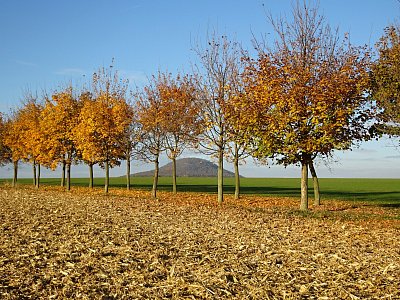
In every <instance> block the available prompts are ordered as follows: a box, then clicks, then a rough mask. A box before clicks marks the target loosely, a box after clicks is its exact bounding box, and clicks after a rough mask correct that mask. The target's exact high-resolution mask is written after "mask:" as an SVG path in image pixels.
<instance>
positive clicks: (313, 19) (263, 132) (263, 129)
mask: <svg viewBox="0 0 400 300" xmlns="http://www.w3.org/2000/svg"><path fill="white" fill-rule="evenodd" d="M270 20H271V22H272V24H273V26H274V28H275V31H276V33H277V36H278V40H277V41H276V43H275V45H274V47H273V48H267V49H263V50H260V52H259V56H258V59H257V60H252V59H250V58H247V63H248V66H247V68H246V70H245V72H244V74H243V77H244V78H243V80H244V82H245V91H246V97H237V98H236V99H235V106H236V107H237V108H238V109H240V110H241V111H242V117H243V119H242V123H241V126H242V127H241V129H242V131H243V132H244V136H245V137H246V138H247V139H248V140H249V141H250V143H249V144H251V145H253V150H254V154H255V155H256V156H258V157H262V158H265V157H272V158H274V159H275V161H277V162H278V163H281V164H284V165H289V164H300V165H301V170H302V171H301V204H300V209H302V210H307V209H308V183H307V182H308V167H309V166H310V165H311V163H312V162H313V160H314V159H315V158H316V157H317V156H320V157H327V156H330V155H331V154H332V152H333V150H335V149H349V148H350V147H351V146H352V145H353V143H355V142H357V141H359V140H364V139H368V138H369V132H368V129H369V126H370V125H369V124H368V120H370V119H371V114H370V113H371V111H370V110H369V108H371V103H370V102H369V100H368V99H367V97H366V95H365V91H366V89H367V86H368V80H367V74H368V73H367V71H368V70H367V67H368V63H369V56H368V53H366V52H364V51H363V49H362V48H356V47H353V46H351V45H350V42H349V41H348V40H347V39H346V38H345V39H344V41H343V42H341V43H339V39H338V37H337V32H336V33H334V32H332V30H331V29H330V27H329V26H328V25H326V23H325V22H324V19H323V17H321V16H320V15H319V14H318V9H317V8H310V7H308V6H307V5H306V4H305V3H304V4H303V5H301V4H300V3H299V2H297V4H296V5H295V6H294V7H293V22H292V23H289V22H288V21H285V20H278V21H274V20H273V19H272V18H270ZM243 128H245V130H243Z"/></svg>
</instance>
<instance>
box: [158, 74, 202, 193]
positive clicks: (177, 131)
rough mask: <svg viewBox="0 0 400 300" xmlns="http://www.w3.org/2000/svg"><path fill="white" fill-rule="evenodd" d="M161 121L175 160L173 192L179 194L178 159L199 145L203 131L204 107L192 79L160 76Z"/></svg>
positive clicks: (167, 148) (172, 158) (166, 145)
mask: <svg viewBox="0 0 400 300" xmlns="http://www.w3.org/2000/svg"><path fill="white" fill-rule="evenodd" d="M157 90H158V93H159V95H160V100H161V101H160V102H161V103H160V108H161V110H162V113H161V118H162V123H163V125H162V126H163V128H164V131H165V149H166V152H167V156H168V157H169V158H170V159H171V160H172V190H173V193H176V191H177V188H176V159H177V157H178V156H180V155H181V154H182V152H183V151H184V150H185V149H186V148H187V147H188V146H190V145H194V144H196V143H197V140H198V135H199V133H200V132H201V130H202V124H201V119H200V115H199V113H200V106H199V103H198V102H197V101H195V88H194V85H193V83H192V81H191V79H190V78H189V77H188V76H181V75H179V74H178V75H177V76H176V78H172V76H171V74H165V73H159V75H158V79H157Z"/></svg>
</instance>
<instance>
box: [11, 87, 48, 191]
mask: <svg viewBox="0 0 400 300" xmlns="http://www.w3.org/2000/svg"><path fill="white" fill-rule="evenodd" d="M24 100H25V103H23V105H22V107H20V108H19V109H17V110H15V111H14V112H13V113H12V114H11V116H10V117H9V119H8V120H7V122H6V124H5V127H4V140H3V142H4V145H5V146H6V147H7V148H8V150H9V152H10V159H11V160H12V162H13V167H14V175H13V186H14V187H15V186H16V183H17V178H18V163H19V162H20V161H24V162H30V163H32V166H33V184H34V185H35V186H36V187H39V179H40V168H38V170H37V166H38V162H39V161H40V158H41V157H40V155H41V153H42V150H43V147H42V146H43V144H42V142H41V131H40V126H39V117H40V113H41V109H42V106H41V105H40V104H38V102H37V98H36V97H34V96H33V94H31V93H27V94H26V95H25V96H24ZM37 171H38V173H37Z"/></svg>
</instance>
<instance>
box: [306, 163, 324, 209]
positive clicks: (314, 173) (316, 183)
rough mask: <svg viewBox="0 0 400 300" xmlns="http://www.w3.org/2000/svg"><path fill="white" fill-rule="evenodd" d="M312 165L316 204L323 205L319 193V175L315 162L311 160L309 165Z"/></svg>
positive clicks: (311, 171)
mask: <svg viewBox="0 0 400 300" xmlns="http://www.w3.org/2000/svg"><path fill="white" fill-rule="evenodd" d="M308 166H309V167H310V173H311V176H312V179H313V187H314V205H316V206H317V205H321V196H320V193H319V182H318V177H317V172H315V168H314V164H313V162H312V161H311V162H310V163H309V165H308Z"/></svg>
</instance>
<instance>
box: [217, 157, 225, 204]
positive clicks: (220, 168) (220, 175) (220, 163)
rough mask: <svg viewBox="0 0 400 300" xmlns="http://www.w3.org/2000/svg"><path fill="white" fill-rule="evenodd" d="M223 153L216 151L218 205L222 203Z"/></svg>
mask: <svg viewBox="0 0 400 300" xmlns="http://www.w3.org/2000/svg"><path fill="white" fill-rule="evenodd" d="M223 172H224V152H223V150H222V149H219V151H218V204H221V203H222V202H223V201H224V190H223V189H224V173H223Z"/></svg>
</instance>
